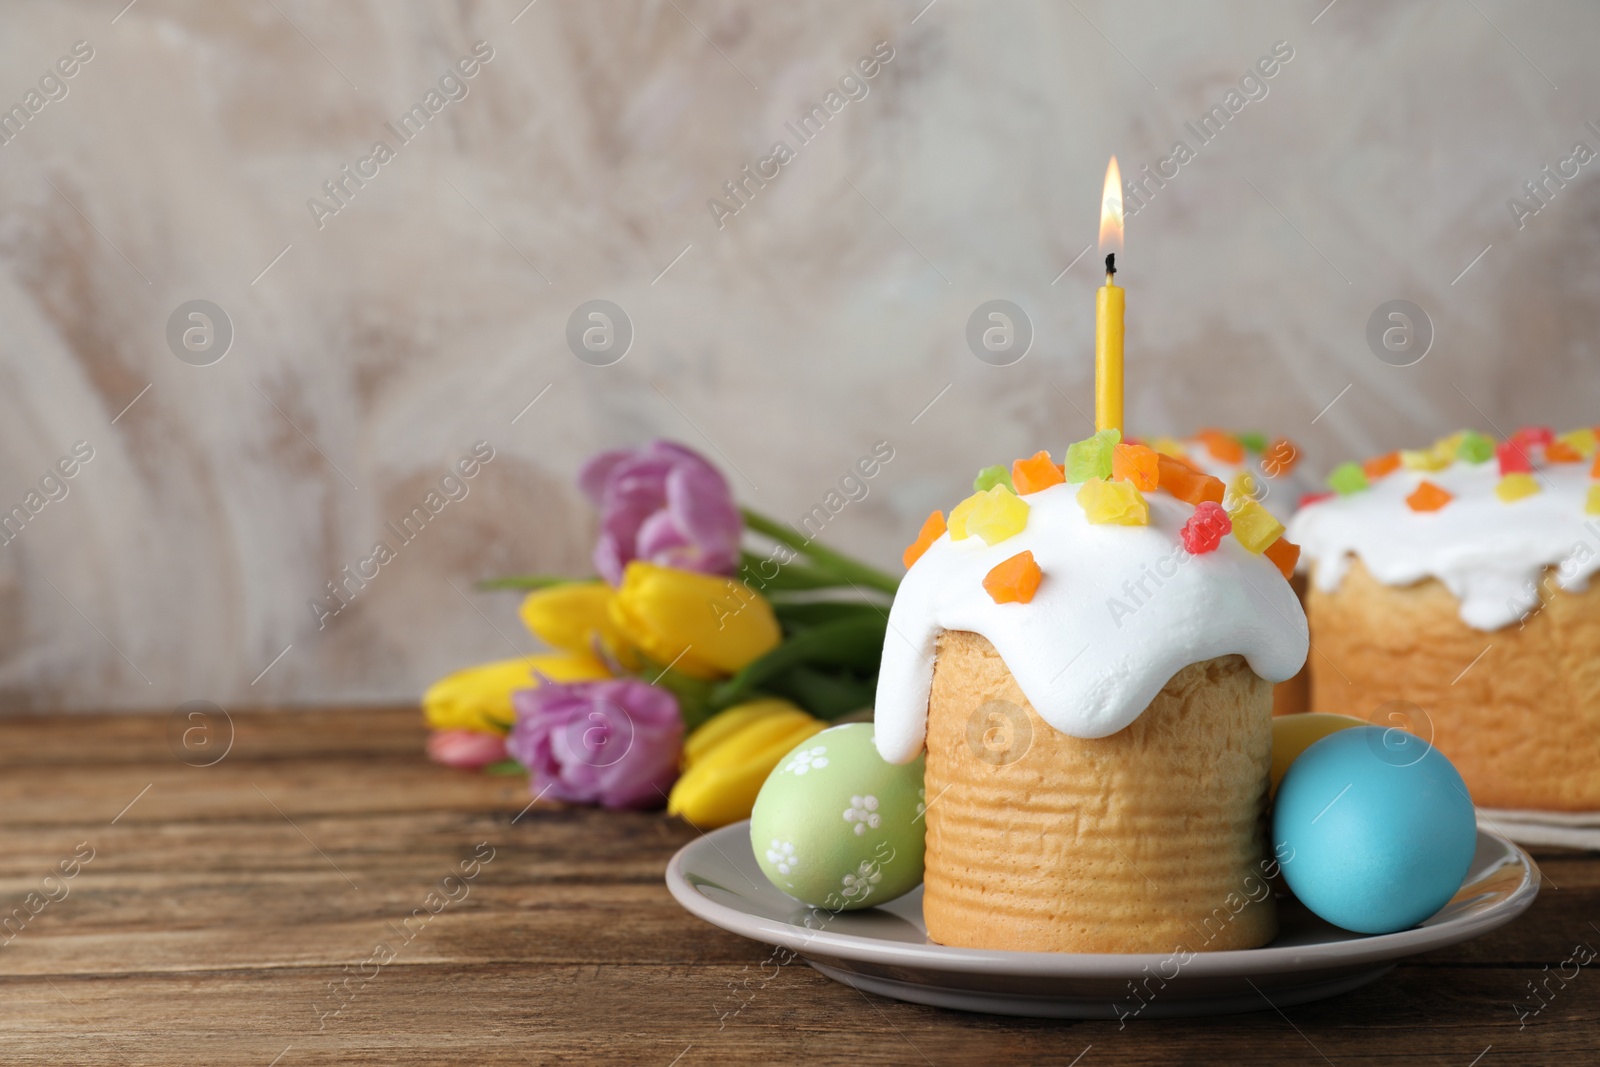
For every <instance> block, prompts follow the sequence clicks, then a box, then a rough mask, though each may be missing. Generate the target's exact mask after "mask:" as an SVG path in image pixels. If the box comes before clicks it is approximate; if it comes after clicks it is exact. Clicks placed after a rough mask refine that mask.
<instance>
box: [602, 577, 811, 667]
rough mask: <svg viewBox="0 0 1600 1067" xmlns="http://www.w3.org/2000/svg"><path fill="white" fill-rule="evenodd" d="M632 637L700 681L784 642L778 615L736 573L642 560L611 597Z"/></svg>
mask: <svg viewBox="0 0 1600 1067" xmlns="http://www.w3.org/2000/svg"><path fill="white" fill-rule="evenodd" d="M609 610H610V616H611V623H612V625H613V626H614V627H615V628H616V629H617V631H619V632H620V633H621V635H622V637H623V639H624V640H625V641H627V642H628V643H629V644H631V645H633V646H634V647H636V648H637V649H638V650H639V651H641V652H643V653H644V654H645V655H647V656H649V657H650V658H651V659H652V660H654V661H656V662H657V663H659V664H661V665H663V666H665V665H667V664H669V663H670V664H674V665H675V669H677V670H680V671H682V672H683V673H684V674H687V675H689V676H691V677H694V678H719V677H723V676H725V675H729V674H732V673H734V672H735V671H737V670H739V668H741V667H743V666H745V664H747V663H749V662H750V661H751V660H754V659H756V658H757V657H758V656H761V655H764V654H765V653H767V652H770V651H772V650H773V649H774V648H776V647H778V642H779V641H780V640H782V638H783V635H782V633H781V632H780V631H779V629H778V619H777V617H776V616H775V615H773V613H772V605H770V604H768V603H767V602H766V600H765V599H763V598H762V597H761V595H760V594H758V593H757V592H756V591H755V590H753V589H751V588H750V587H749V586H747V585H745V584H744V583H743V582H740V581H736V580H734V579H732V578H719V577H716V576H713V575H708V574H695V573H693V572H690V571H680V570H675V569H673V568H671V567H658V566H656V565H655V564H654V563H646V562H644V561H643V560H634V561H633V562H632V563H630V564H628V569H627V570H625V571H623V573H622V586H621V588H619V589H618V590H617V592H616V595H615V596H613V597H612V598H611V603H610V607H609Z"/></svg>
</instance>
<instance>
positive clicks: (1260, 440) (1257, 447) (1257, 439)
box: [1237, 433, 1267, 452]
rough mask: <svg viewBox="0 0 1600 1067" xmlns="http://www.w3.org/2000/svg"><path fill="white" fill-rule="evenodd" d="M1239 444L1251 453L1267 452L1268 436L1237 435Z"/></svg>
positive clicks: (1260, 434)
mask: <svg viewBox="0 0 1600 1067" xmlns="http://www.w3.org/2000/svg"><path fill="white" fill-rule="evenodd" d="M1237 436H1238V438H1239V443H1240V444H1241V445H1244V447H1245V449H1246V450H1248V451H1250V452H1265V451H1266V450H1267V435H1266V434H1264V433H1242V434H1238V435H1237Z"/></svg>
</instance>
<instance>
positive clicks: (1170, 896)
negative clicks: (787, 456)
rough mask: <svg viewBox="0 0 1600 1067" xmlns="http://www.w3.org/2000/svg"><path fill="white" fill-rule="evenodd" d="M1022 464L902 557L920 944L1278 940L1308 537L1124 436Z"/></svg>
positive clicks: (896, 727) (932, 520)
mask: <svg viewBox="0 0 1600 1067" xmlns="http://www.w3.org/2000/svg"><path fill="white" fill-rule="evenodd" d="M1007 473H1008V474H1009V477H1007V478H1005V479H1004V480H1003V481H1002V480H998V479H996V478H994V477H990V478H988V479H985V478H984V477H983V476H982V475H980V481H979V485H978V488H979V491H978V492H976V493H974V494H973V496H971V497H969V498H968V499H967V500H965V501H963V502H962V503H961V504H959V505H957V506H956V507H955V508H954V509H953V510H952V511H951V513H950V516H949V519H948V522H946V520H945V519H944V517H943V516H942V515H941V514H940V513H938V512H935V513H933V514H932V515H930V516H929V519H928V522H927V523H926V524H925V525H924V527H923V529H922V532H921V534H920V535H919V537H918V538H917V541H916V542H915V543H914V544H913V545H912V546H911V547H910V548H909V549H907V551H906V563H907V565H908V567H909V568H910V569H909V571H908V573H907V575H906V577H905V579H904V580H903V581H902V583H901V586H900V590H899V592H898V594H897V595H896V597H895V601H894V605H893V607H892V608H891V610H890V616H889V633H888V637H887V639H886V641H885V645H884V653H883V663H882V667H881V670H880V674H879V682H878V695H877V702H876V718H875V722H874V738H875V743H876V745H877V747H878V750H879V752H880V753H881V754H882V756H883V758H884V759H886V760H887V761H889V762H891V763H908V762H911V761H913V760H916V759H917V758H918V757H919V755H923V754H924V753H925V756H926V770H925V772H924V773H925V789H924V793H925V795H926V798H927V799H926V809H925V812H924V818H925V820H926V823H927V831H926V846H925V863H926V872H925V881H924V886H925V892H924V897H923V917H924V920H925V922H926V924H927V929H928V935H929V937H930V938H932V939H933V940H934V941H936V942H939V943H941V944H945V945H954V946H965V947H973V948H987V949H1016V950H1026V951H1057V952H1155V951H1161V952H1165V951H1169V950H1170V949H1171V948H1172V946H1173V945H1174V944H1176V943H1179V942H1180V941H1181V942H1187V943H1190V944H1192V945H1195V946H1196V947H1197V948H1201V949H1232V948H1249V947H1255V946H1259V945H1262V944H1265V943H1266V942H1268V941H1270V940H1271V939H1272V938H1273V936H1274V935H1275V933H1276V926H1277V922H1276V915H1275V911H1274V906H1273V901H1272V897H1271V894H1270V892H1268V890H1267V887H1266V885H1265V881H1264V877H1263V876H1264V874H1265V873H1267V872H1268V871H1269V868H1270V866H1271V864H1270V860H1269V858H1268V854H1269V852H1268V838H1267V827H1266V822H1265V814H1266V810H1267V803H1268V790H1269V772H1270V767H1271V758H1272V725H1271V722H1272V719H1271V708H1272V696H1271V691H1272V685H1273V683H1275V682H1280V681H1283V680H1284V679H1287V678H1290V677H1292V676H1293V675H1294V674H1295V673H1296V672H1297V671H1299V670H1300V668H1301V666H1302V664H1303V663H1304V661H1305V655H1306V641H1307V636H1306V620H1305V615H1304V613H1303V612H1302V610H1301V607H1300V603H1299V600H1298V599H1297V598H1296V596H1295V594H1294V592H1293V590H1292V589H1291V588H1290V585H1289V583H1288V581H1287V580H1286V577H1287V575H1288V574H1289V573H1291V572H1292V570H1293V567H1294V562H1295V558H1296V557H1297V555H1298V550H1297V549H1295V548H1294V546H1293V545H1292V544H1290V543H1289V542H1288V541H1287V540H1284V539H1283V538H1282V536H1281V535H1282V533H1283V527H1282V526H1281V525H1280V524H1279V523H1278V522H1277V520H1276V519H1274V518H1273V517H1272V515H1271V514H1270V513H1269V512H1268V511H1267V510H1266V509H1265V508H1263V507H1262V506H1261V505H1260V504H1258V503H1256V502H1255V501H1253V500H1248V499H1245V500H1237V501H1235V502H1234V505H1235V506H1234V509H1233V510H1232V512H1231V513H1230V512H1229V511H1226V510H1224V508H1223V507H1222V501H1223V499H1224V486H1223V484H1222V482H1221V481H1220V480H1219V479H1217V478H1214V477H1211V476H1209V475H1206V474H1203V473H1201V472H1199V471H1197V470H1195V469H1194V468H1193V467H1190V466H1188V465H1187V464H1185V463H1182V462H1180V461H1177V460H1175V459H1173V458H1172V457H1169V456H1164V455H1161V454H1159V453H1157V452H1155V451H1154V450H1152V449H1150V448H1148V447H1145V446H1143V445H1138V444H1124V443H1121V442H1120V439H1119V437H1118V435H1117V432H1116V431H1115V430H1107V431H1102V432H1101V433H1099V434H1096V435H1095V437H1092V438H1090V439H1089V440H1087V441H1083V442H1079V443H1077V444H1075V445H1073V446H1072V447H1071V448H1070V449H1068V452H1067V455H1066V463H1065V464H1064V466H1063V465H1057V464H1056V463H1054V462H1052V460H1051V458H1050V457H1049V456H1048V455H1047V454H1045V453H1043V452H1041V453H1039V454H1037V455H1035V456H1033V457H1032V458H1030V459H1026V460H1018V461H1017V462H1016V463H1015V464H1013V465H1012V468H1011V470H1010V471H1009V472H1007ZM985 481H987V482H989V484H987V485H985V484H984V482H985Z"/></svg>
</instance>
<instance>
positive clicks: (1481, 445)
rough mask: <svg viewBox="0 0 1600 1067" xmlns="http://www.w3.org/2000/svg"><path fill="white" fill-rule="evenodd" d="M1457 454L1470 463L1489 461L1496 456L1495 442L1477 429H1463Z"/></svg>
mask: <svg viewBox="0 0 1600 1067" xmlns="http://www.w3.org/2000/svg"><path fill="white" fill-rule="evenodd" d="M1456 456H1457V457H1458V458H1460V459H1464V460H1466V461H1467V462H1468V463H1487V462H1489V461H1490V460H1491V459H1493V458H1494V442H1493V441H1491V440H1489V439H1488V438H1487V437H1485V436H1484V435H1483V434H1481V433H1479V432H1478V431H1476V430H1463V431H1462V433H1461V445H1460V446H1459V447H1458V448H1457V449H1456Z"/></svg>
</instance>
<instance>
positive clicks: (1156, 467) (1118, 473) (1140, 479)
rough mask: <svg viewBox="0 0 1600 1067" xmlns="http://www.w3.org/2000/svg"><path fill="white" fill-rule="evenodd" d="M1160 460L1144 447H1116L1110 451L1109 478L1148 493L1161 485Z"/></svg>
mask: <svg viewBox="0 0 1600 1067" xmlns="http://www.w3.org/2000/svg"><path fill="white" fill-rule="evenodd" d="M1160 460H1161V457H1160V455H1159V454H1158V453H1156V452H1155V451H1154V450H1153V449H1149V448H1146V447H1145V446H1144V445H1118V446H1117V447H1116V448H1114V449H1112V450H1111V477H1112V478H1113V479H1115V480H1116V481H1119V482H1131V483H1133V487H1134V488H1135V489H1137V490H1139V491H1140V492H1144V493H1148V492H1150V491H1151V490H1152V489H1154V488H1155V487H1156V486H1157V485H1160V484H1161V463H1160Z"/></svg>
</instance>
